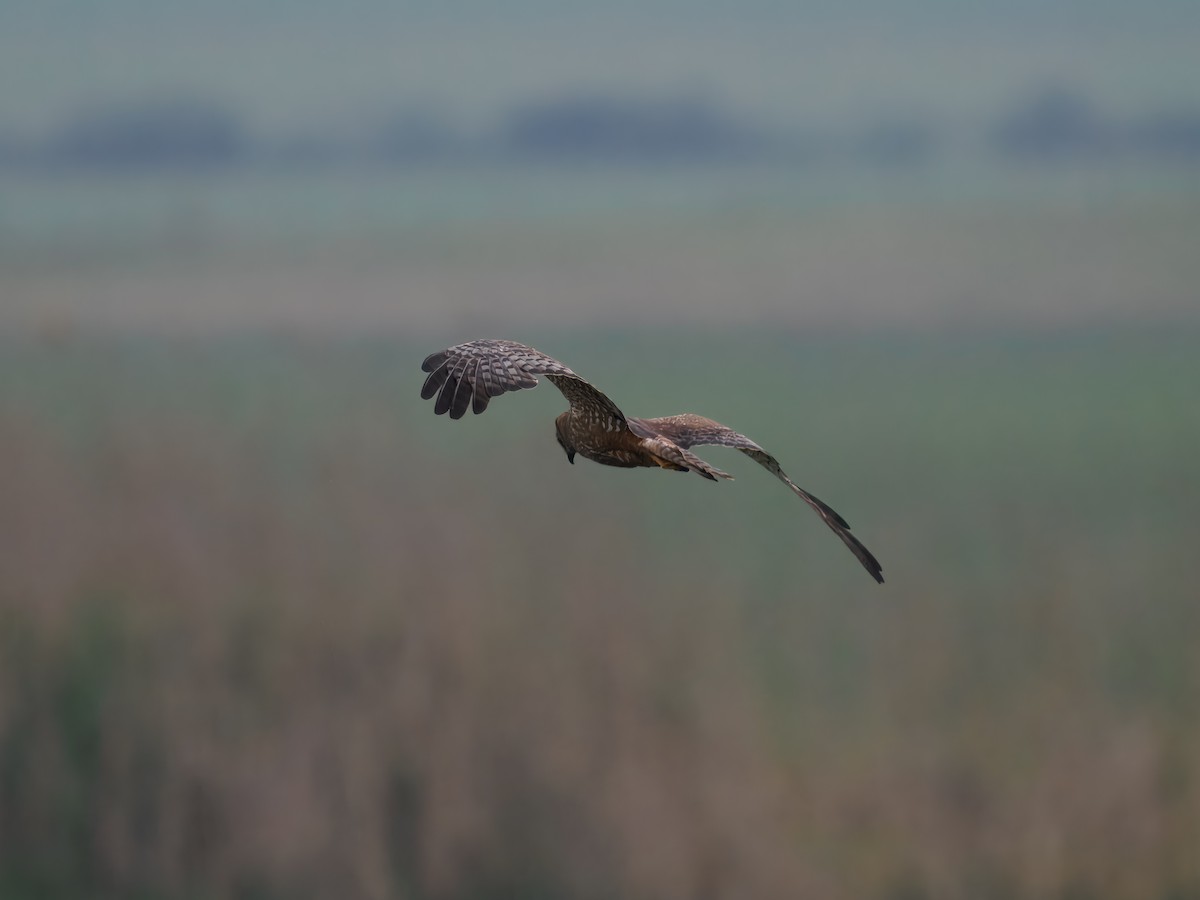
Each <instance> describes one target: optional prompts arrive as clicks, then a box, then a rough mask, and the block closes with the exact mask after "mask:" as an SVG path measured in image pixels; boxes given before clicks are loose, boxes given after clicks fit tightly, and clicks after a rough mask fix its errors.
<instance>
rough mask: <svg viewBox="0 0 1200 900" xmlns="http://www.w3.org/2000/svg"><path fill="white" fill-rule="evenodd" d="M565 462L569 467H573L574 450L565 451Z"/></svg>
mask: <svg viewBox="0 0 1200 900" xmlns="http://www.w3.org/2000/svg"><path fill="white" fill-rule="evenodd" d="M567 462H569V463H570V464H571V465H575V451H574V450H568V451H567Z"/></svg>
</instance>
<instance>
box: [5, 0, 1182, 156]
mask: <svg viewBox="0 0 1200 900" xmlns="http://www.w3.org/2000/svg"><path fill="white" fill-rule="evenodd" d="M1197 47H1200V3H1197V2H1196V0H1140V2H1138V3H1133V2H1114V0H1059V2H1054V0H1004V2H999V0H989V2H969V0H906V2H898V0H897V2H884V0H841V2H838V0H815V2H813V0H810V2H804V3H797V2H782V0H740V2H737V3H733V2H724V3H717V2H704V0H642V2H634V0H606V2H603V3H600V2H595V0H592V2H586V3H585V2H577V3H571V2H566V0H557V2H554V0H503V2H500V0H460V2H455V0H443V2H424V3H400V2H384V0H362V2H354V3H337V4H334V3H318V2H313V0H174V2H172V0H105V2H103V3H98V2H95V0H36V2H34V0H20V2H12V0H0V132H3V131H9V132H14V131H15V132H34V133H36V132H39V131H42V130H44V129H47V128H51V127H53V126H54V125H55V124H56V123H58V122H60V121H61V120H62V119H63V117H65V116H67V115H70V114H73V113H75V112H76V111H78V110H79V109H81V108H84V107H86V106H88V105H91V104H96V103H111V102H118V101H140V100H146V99H159V98H162V97H163V96H174V95H187V96H199V97H205V98H213V99H215V100H218V101H220V102H223V103H227V104H229V105H230V106H231V107H232V108H234V109H236V110H238V111H240V112H242V113H244V114H245V115H246V117H247V120H248V121H249V122H250V123H251V124H252V126H253V127H255V128H258V129H261V130H265V131H271V130H274V129H287V128H290V127H294V126H298V125H300V124H301V123H309V124H312V123H321V122H326V121H345V120H348V119H349V120H352V119H353V118H354V117H356V116H362V115H366V114H378V113H379V112H380V111H386V110H389V109H392V108H396V107H400V106H404V105H406V104H411V103H428V104H434V105H438V106H442V107H444V108H445V109H446V110H447V111H448V113H450V114H451V115H452V116H458V117H460V118H461V119H462V120H463V122H464V124H472V123H483V122H486V120H487V118H488V117H489V116H492V115H496V114H498V113H499V112H501V111H502V110H503V109H504V108H505V107H507V106H508V105H510V104H512V103H514V102H520V101H524V100H529V99H535V98H540V97H545V96H553V95H557V94H561V93H563V92H566V91H571V90H593V91H608V92H617V93H630V94H632V93H644V92H650V93H653V94H655V95H657V96H661V95H680V94H685V93H699V94H703V95H705V96H708V97H710V98H712V99H713V100H715V101H718V102H722V103H727V104H728V105H730V106H731V107H734V108H736V109H738V110H741V111H743V112H745V113H746V114H748V115H751V116H760V117H763V118H770V119H772V120H783V121H787V120H788V119H790V118H791V119H797V120H798V119H801V118H803V117H812V116H816V117H821V118H825V119H829V118H836V117H837V116H840V115H851V116H860V115H862V114H863V113H873V112H879V111H881V110H883V109H887V108H899V109H900V110H903V111H927V112H931V113H935V114H950V115H957V116H970V115H972V114H974V113H976V112H979V113H980V114H992V113H994V112H995V110H996V107H997V104H1007V103H1011V102H1013V101H1014V100H1015V99H1017V98H1020V97H1021V96H1022V95H1024V94H1027V93H1028V92H1030V91H1032V90H1034V89H1036V88H1038V87H1039V86H1042V85H1045V84H1046V83H1049V82H1058V83H1064V84H1067V85H1071V86H1075V87H1078V88H1080V89H1081V90H1083V91H1085V92H1087V93H1088V94H1089V95H1090V96H1092V97H1093V98H1094V99H1095V100H1096V101H1097V102H1098V103H1099V104H1100V105H1101V106H1102V107H1105V108H1108V109H1112V110H1113V111H1116V112H1126V111H1130V110H1135V109H1139V108H1147V109H1148V108H1161V107H1169V106H1175V107H1179V106H1187V107H1193V108H1195V107H1196V106H1200V62H1198V59H1200V53H1197V50H1196V48H1197Z"/></svg>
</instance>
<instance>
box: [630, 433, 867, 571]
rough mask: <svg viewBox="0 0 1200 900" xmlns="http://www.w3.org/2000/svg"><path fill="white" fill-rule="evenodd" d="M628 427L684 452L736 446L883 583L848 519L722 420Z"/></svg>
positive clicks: (769, 455)
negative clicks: (812, 512)
mask: <svg viewBox="0 0 1200 900" xmlns="http://www.w3.org/2000/svg"><path fill="white" fill-rule="evenodd" d="M629 427H630V429H631V430H632V431H633V433H634V434H636V435H638V436H639V437H650V436H651V435H661V436H662V437H665V438H667V439H668V440H670V441H672V442H674V443H675V444H677V445H678V446H680V447H682V448H683V449H684V450H685V451H686V450H687V448H689V447H694V446H696V445H698V444H711V445H714V446H721V447H733V448H734V449H736V450H740V451H741V452H742V453H744V454H746V455H747V456H748V457H750V458H751V459H752V460H754V461H755V462H756V463H758V464H759V465H760V466H762V467H763V468H764V469H766V470H767V471H768V472H770V473H771V474H772V475H774V476H775V477H776V478H778V479H779V480H780V481H782V482H783V483H784V484H786V485H787V486H788V487H789V488H791V489H792V491H793V492H794V493H795V494H796V495H797V496H798V497H799V498H800V499H801V500H803V501H804V502H805V503H807V504H808V505H809V506H811V507H812V508H813V509H815V510H816V511H817V514H818V515H819V516H820V517H821V518H822V519H823V520H824V521H825V524H826V525H828V526H829V527H830V528H831V529H832V530H833V533H834V534H836V535H837V536H838V537H839V538H841V539H842V542H843V543H844V544H845V545H846V546H847V547H849V548H850V552H851V553H853V554H854V555H855V556H856V557H857V558H858V561H859V562H860V563H862V565H863V568H864V569H866V570H867V572H869V573H870V574H871V577H872V578H874V579H875V580H876V581H877V582H879V583H880V584H883V567H882V566H881V565H880V564H879V561H878V560H877V559H875V557H874V556H873V555H871V551H870V550H868V549H867V548H866V547H864V546H863V544H862V542H861V541H859V539H858V538H856V537H855V536H854V535H852V534H851V533H850V525H849V524H848V523H847V522H846V520H845V519H843V518H842V517H841V516H839V515H838V514H837V513H836V512H835V511H834V510H833V508H832V507H830V506H829V505H827V504H826V503H824V502H822V501H821V500H819V499H817V498H816V497H814V496H813V495H812V494H810V493H809V492H808V491H806V490H804V489H803V488H802V487H800V486H799V485H798V484H796V482H794V481H792V479H790V478H789V477H788V476H787V473H786V472H784V471H783V469H782V468H781V467H780V465H779V462H778V461H777V460H776V459H775V457H773V456H772V455H771V454H770V453H768V452H767V451H766V450H764V449H763V448H762V447H760V446H759V445H758V444H756V443H754V441H752V440H750V438H748V437H746V436H745V435H744V434H738V433H737V432H736V431H734V430H733V429H732V428H727V427H726V426H724V425H722V424H721V423H719V422H714V421H713V420H712V419H706V418H704V417H703V416H697V415H692V414H690V413H685V414H684V415H679V416H664V417H663V418H660V419H632V418H631V419H630V420H629Z"/></svg>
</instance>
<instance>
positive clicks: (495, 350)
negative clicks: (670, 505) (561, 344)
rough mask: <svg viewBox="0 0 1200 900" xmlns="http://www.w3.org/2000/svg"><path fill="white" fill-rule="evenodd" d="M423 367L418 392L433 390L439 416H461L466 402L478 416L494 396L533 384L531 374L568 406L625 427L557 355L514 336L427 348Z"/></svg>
mask: <svg viewBox="0 0 1200 900" xmlns="http://www.w3.org/2000/svg"><path fill="white" fill-rule="evenodd" d="M421 369H422V370H423V371H425V372H428V373H429V377H428V378H426V379H425V384H424V385H423V386H422V387H421V397H422V399H425V400H428V399H429V398H431V397H432V396H433V395H434V394H437V402H436V403H435V404H434V407H433V411H434V412H435V413H437V414H438V415H439V416H440V415H441V414H442V413H445V412H449V413H450V418H452V419H460V418H462V417H463V415H464V414H465V413H466V411H467V407H468V406H469V407H471V409H472V410H473V411H474V412H475V413H476V414H477V415H478V414H479V413H481V412H483V411H484V410H485V409H487V405H488V402H489V401H490V400H491V399H492V398H493V397H499V396H500V395H501V394H503V393H505V392H506V391H519V390H521V389H522V388H532V387H536V386H537V383H538V380H537V378H536V377H535V376H537V375H545V376H546V377H547V378H549V379H550V381H551V382H552V383H553V384H554V386H555V387H557V388H558V389H559V390H560V391H562V393H563V396H564V397H566V398H567V401H568V402H569V403H570V404H571V406H572V408H574V409H576V410H577V411H581V412H583V413H584V414H585V415H586V416H587V417H589V418H591V419H594V420H596V421H598V422H601V423H606V424H608V425H609V426H611V427H610V429H609V430H616V429H618V428H621V429H623V428H625V416H624V415H623V414H622V413H621V410H620V409H618V408H617V405H616V404H615V403H613V402H612V401H611V400H609V399H608V397H606V396H604V394H602V393H600V391H598V390H596V388H594V387H592V385H590V384H588V383H587V382H586V381H584V380H583V379H582V378H580V377H579V376H578V375H576V374H575V373H574V372H572V371H571V370H570V369H568V368H567V367H566V366H564V365H563V364H562V363H560V362H559V361H558V360H557V359H554V358H552V357H549V356H547V355H546V354H545V353H541V352H539V351H537V350H534V349H533V348H532V347H526V346H525V345H524V344H518V343H517V342H516V341H468V342H467V343H465V344H458V345H456V346H454V347H450V348H448V349H446V350H441V351H439V352H437V353H431V354H430V355H429V356H427V357H425V361H424V362H423V363H421Z"/></svg>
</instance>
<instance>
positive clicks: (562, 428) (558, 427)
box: [554, 410, 575, 465]
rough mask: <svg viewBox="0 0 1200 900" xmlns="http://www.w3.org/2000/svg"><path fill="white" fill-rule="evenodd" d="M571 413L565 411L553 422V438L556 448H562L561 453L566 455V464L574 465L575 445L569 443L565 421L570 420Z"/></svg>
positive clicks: (568, 433) (569, 436)
mask: <svg viewBox="0 0 1200 900" xmlns="http://www.w3.org/2000/svg"><path fill="white" fill-rule="evenodd" d="M570 416H571V411H570V410H567V411H566V412H565V413H563V414H562V415H560V416H559V417H558V418H557V419H555V420H554V436H555V437H556V438H557V439H558V446H560V447H562V448H563V452H564V453H566V454H567V462H569V463H570V464H571V465H575V445H574V444H573V443H571V435H570V432H569V431H568V430H567V419H568V418H570Z"/></svg>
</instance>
